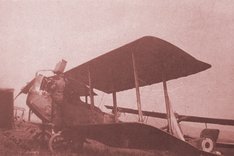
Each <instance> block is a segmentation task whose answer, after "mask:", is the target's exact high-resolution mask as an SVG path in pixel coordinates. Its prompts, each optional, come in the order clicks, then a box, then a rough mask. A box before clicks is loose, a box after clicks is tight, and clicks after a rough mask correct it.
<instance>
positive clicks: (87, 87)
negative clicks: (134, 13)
mask: <svg viewBox="0 0 234 156" xmlns="http://www.w3.org/2000/svg"><path fill="white" fill-rule="evenodd" d="M65 64H66V62H65V61H64V60H63V61H62V62H60V64H58V65H57V66H56V69H55V70H52V71H53V73H57V71H60V74H61V73H62V77H63V78H64V80H65V86H64V87H65V88H64V90H63V93H64V99H65V100H64V102H63V103H62V105H63V108H62V110H63V124H64V127H63V128H62V130H61V131H59V132H57V133H55V134H52V137H51V138H50V140H49V148H50V150H51V151H53V152H54V151H55V150H56V149H58V147H59V142H61V140H62V141H64V142H66V144H67V145H68V144H69V145H70V144H76V145H79V147H81V146H82V145H83V143H84V141H85V139H93V140H97V141H99V142H102V143H104V144H106V145H109V146H113V147H122V148H132V149H143V150H162V151H169V152H171V153H174V155H178V156H181V155H189V156H213V155H217V153H218V152H216V151H214V146H215V144H216V140H217V138H218V134H219V130H212V129H211V130H210V129H206V130H204V131H203V132H202V133H201V138H199V139H198V140H196V141H188V139H187V138H186V137H185V136H184V135H183V133H182V131H181V128H180V125H179V123H180V122H182V121H191V122H207V123H209V122H210V123H217V124H220V123H223V124H225V125H234V121H233V120H225V119H211V118H201V117H193V116H184V115H177V114H175V112H174V110H173V106H172V104H171V102H170V99H169V95H168V88H167V81H170V80H174V79H177V78H181V77H186V76H189V75H192V74H196V73H199V72H201V71H204V70H207V69H209V68H210V67H211V65H209V64H207V63H205V62H202V61H199V60H198V59H196V58H194V57H193V56H191V55H189V54H188V53H186V52H185V51H183V50H182V49H180V48H178V47H176V46H175V45H173V44H171V43H169V42H167V41H164V40H162V39H159V38H156V37H151V36H146V37H143V38H140V39H138V40H135V41H133V42H131V43H128V44H126V45H124V46H122V47H120V48H117V49H115V50H112V51H110V52H108V53H106V54H104V55H101V56H99V57H97V58H94V59H93V60H90V61H88V62H86V63H84V64H81V65H79V66H77V67H75V68H73V69H70V70H68V71H66V72H63V71H64V69H65ZM55 71H56V72H55ZM54 79H56V74H55V75H53V76H49V77H46V76H44V75H42V74H40V73H39V72H37V74H36V77H35V78H34V79H33V80H32V81H31V82H30V83H29V84H28V85H26V86H25V87H24V88H23V89H22V92H23V93H26V94H28V96H27V105H28V106H29V108H30V109H31V110H32V112H33V113H35V114H36V115H37V116H38V117H39V118H40V119H41V120H42V122H43V123H51V122H52V116H53V115H52V113H51V111H52V103H53V97H52V96H51V86H52V84H53V83H54V82H53V81H54ZM156 83H162V84H163V89H164V97H165V98H164V99H165V105H166V113H157V112H147V111H143V110H142V103H141V95H140V88H141V87H146V86H149V85H153V84H156ZM94 89H95V90H99V91H102V92H104V93H107V94H112V97H113V106H106V107H107V108H109V109H112V110H113V111H112V112H113V114H108V113H105V112H103V111H101V110H100V109H99V108H98V107H97V106H95V104H94V101H95V100H94V96H96V93H95V92H94ZM129 89H135V91H136V105H137V110H134V109H127V108H121V107H118V104H117V93H118V92H122V91H125V90H129ZM81 96H85V101H82V100H81V99H80V97H81ZM88 97H89V99H90V104H89V103H88V102H87V101H88V100H87V99H88ZM118 112H127V113H133V114H136V115H138V122H122V121H119V120H118V115H117V114H118ZM143 116H153V117H157V118H164V119H166V120H167V125H166V128H165V129H160V128H157V127H155V126H151V125H147V124H145V123H144V122H143ZM58 138H60V139H58ZM61 138H62V139H61ZM68 140H69V141H68ZM64 142H63V143H60V145H61V144H62V145H63V146H65V144H64ZM192 142H193V143H192ZM194 142H195V143H194ZM60 149H61V147H60Z"/></svg>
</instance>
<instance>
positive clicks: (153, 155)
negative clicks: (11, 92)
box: [0, 122, 234, 156]
mask: <svg viewBox="0 0 234 156" xmlns="http://www.w3.org/2000/svg"><path fill="white" fill-rule="evenodd" d="M38 131H39V128H38V127H37V126H36V125H34V124H31V123H25V122H23V123H17V124H16V125H15V128H14V129H11V130H0V155H2V156H51V153H50V152H49V150H48V149H47V145H46V143H45V146H44V147H41V146H40V147H39V145H38V142H37V141H35V138H34V137H33V136H35V134H37V133H38ZM88 142H89V143H85V145H84V150H83V152H82V153H80V154H74V153H68V152H66V153H60V154H56V156H176V155H175V154H173V153H168V152H166V151H164V152H162V151H141V150H130V149H120V148H112V147H108V146H106V145H103V144H101V143H98V142H96V141H93V140H89V141H88ZM222 151H223V153H226V155H225V156H233V155H234V149H233V150H232V151H226V150H224V149H222Z"/></svg>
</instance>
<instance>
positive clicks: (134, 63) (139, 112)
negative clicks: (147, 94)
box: [132, 52, 143, 122]
mask: <svg viewBox="0 0 234 156" xmlns="http://www.w3.org/2000/svg"><path fill="white" fill-rule="evenodd" d="M132 65H133V72H134V80H135V88H136V98H137V108H138V117H139V118H138V120H139V122H143V113H142V110H141V96H140V87H139V81H138V80H139V79H138V75H137V68H136V60H135V55H134V53H133V52H132Z"/></svg>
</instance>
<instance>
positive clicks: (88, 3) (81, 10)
mask: <svg viewBox="0 0 234 156" xmlns="http://www.w3.org/2000/svg"><path fill="white" fill-rule="evenodd" d="M233 8H234V2H233V1H232V0H225V1H224V0H180V1H174V0H145V1H142V0H134V1H132V0H116V1H113V0H66V1H56V0H35V1H33V0H12V1H10V0H0V60H1V66H0V71H1V73H0V88H14V89H15V94H17V92H19V90H20V88H21V87H22V86H24V85H25V84H26V82H28V81H30V80H31V79H32V78H33V76H34V75H35V72H36V71H38V70H39V69H53V68H54V66H55V64H56V63H57V62H58V61H59V60H61V59H65V60H67V61H68V64H67V68H66V69H67V70H68V69H71V68H73V67H76V66H78V65H79V64H82V63H84V62H86V61H88V60H90V59H93V58H95V57H97V56H99V55H102V54H104V53H106V52H109V51H111V50H113V49H115V48H118V47H120V46H122V45H124V44H126V43H129V42H131V41H134V40H136V39H138V38H141V37H143V36H148V35H150V36H155V37H158V38H161V39H164V40H166V41H168V42H170V43H172V44H174V45H176V46H178V47H180V48H181V49H183V50H184V51H186V52H187V53H189V54H191V55H192V56H194V57H195V58H197V59H199V60H202V61H204V62H207V63H209V64H211V65H212V68H210V69H208V70H206V71H204V72H201V73H198V74H195V75H192V76H189V77H185V78H181V79H177V80H172V81H170V82H169V83H168V88H169V96H170V99H171V101H172V104H173V106H174V109H175V110H176V112H178V113H180V114H189V115H198V116H207V117H219V118H229V119H234V102H233V101H234V97H233V94H234V85H233V83H234V69H233V68H234V61H233V60H234V46H233V42H234V9H233ZM134 93H135V92H134V91H133V90H130V91H126V92H124V93H122V92H121V93H118V94H117V96H118V97H120V99H118V103H119V105H120V106H124V107H130V108H136V104H135V101H134V99H135V96H134ZM141 94H142V107H143V109H145V110H150V111H162V112H165V106H164V102H163V92H162V84H156V85H152V86H149V87H145V88H142V89H141ZM100 97H101V98H99V99H97V106H100V107H102V108H103V105H104V104H109V103H110V102H109V101H110V97H109V96H108V95H103V94H102V93H100ZM15 105H17V106H22V107H25V96H21V97H19V98H18V99H17V100H16V101H15Z"/></svg>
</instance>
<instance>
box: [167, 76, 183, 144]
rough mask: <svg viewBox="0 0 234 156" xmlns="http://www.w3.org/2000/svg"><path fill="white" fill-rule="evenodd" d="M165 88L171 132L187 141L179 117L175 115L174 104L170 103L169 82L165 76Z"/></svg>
mask: <svg viewBox="0 0 234 156" xmlns="http://www.w3.org/2000/svg"><path fill="white" fill-rule="evenodd" d="M163 90H164V97H165V104H166V111H167V120H168V127H169V133H170V134H171V135H174V136H175V137H177V138H179V139H181V140H183V141H185V139H184V136H183V133H182V131H181V129H180V126H179V124H178V122H177V119H176V117H175V114H174V111H173V108H172V105H171V103H170V99H169V95H168V91H167V83H166V81H165V79H164V78H163Z"/></svg>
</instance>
